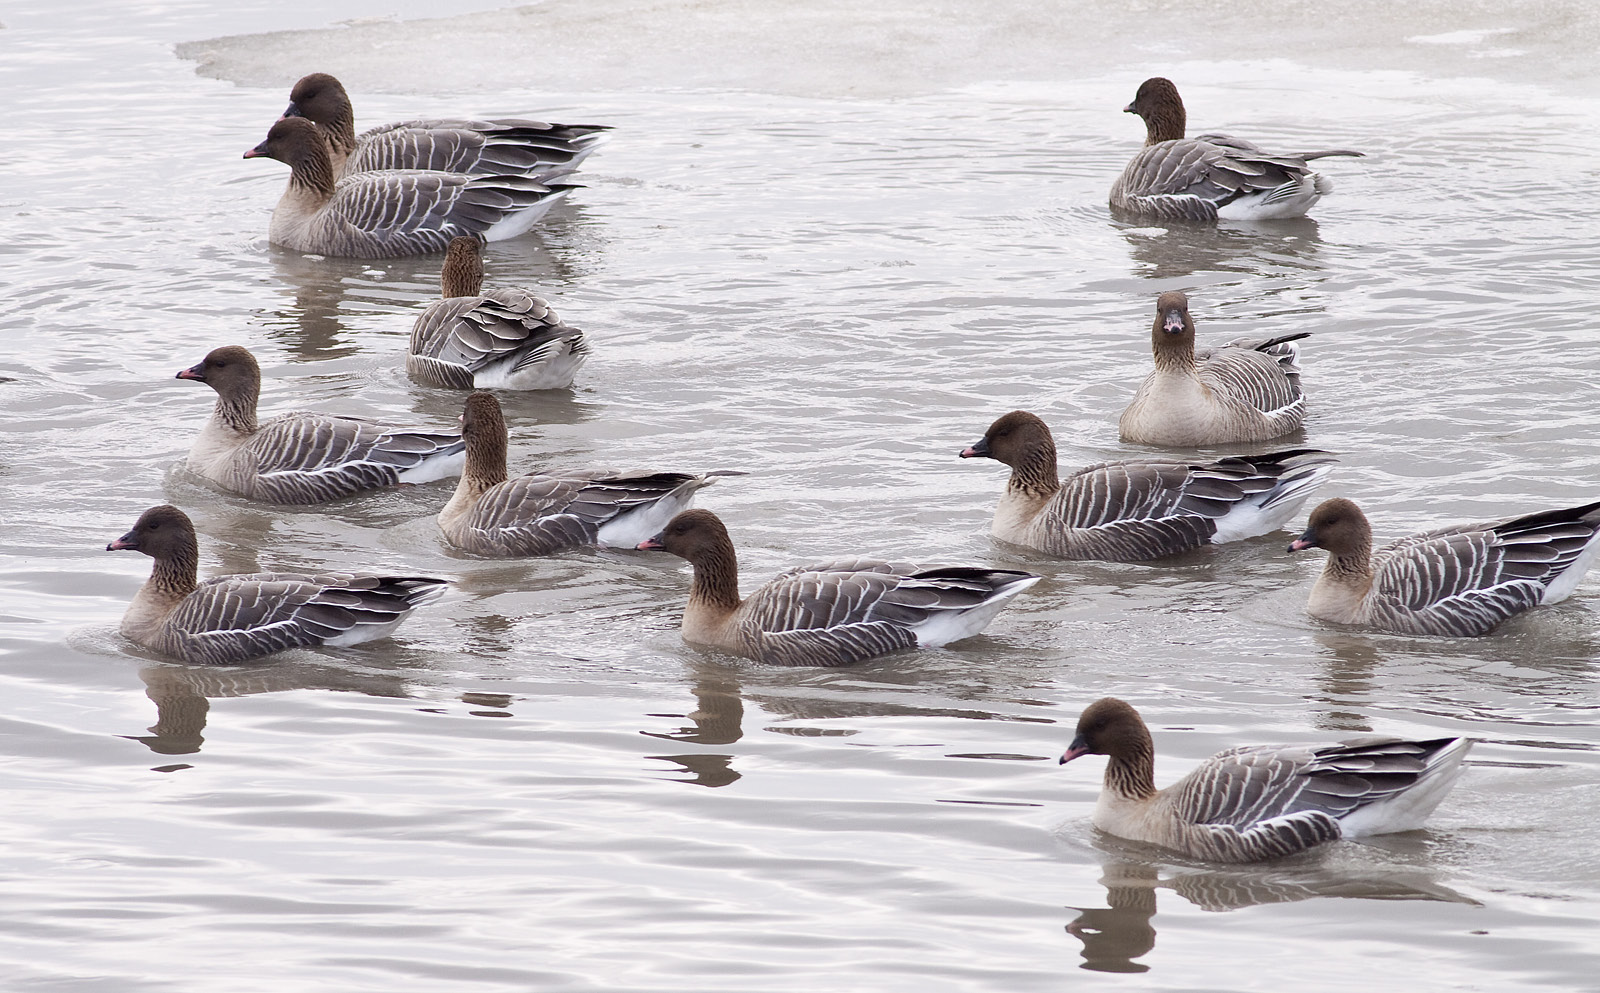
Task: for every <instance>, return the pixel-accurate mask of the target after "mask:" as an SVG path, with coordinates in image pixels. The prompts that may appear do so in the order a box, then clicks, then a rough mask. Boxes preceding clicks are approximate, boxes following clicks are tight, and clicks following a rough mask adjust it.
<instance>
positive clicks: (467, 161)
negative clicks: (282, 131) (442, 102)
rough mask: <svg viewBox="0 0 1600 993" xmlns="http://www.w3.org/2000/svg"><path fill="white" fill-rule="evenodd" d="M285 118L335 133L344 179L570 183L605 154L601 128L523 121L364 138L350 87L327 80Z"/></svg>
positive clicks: (315, 84) (301, 87)
mask: <svg viewBox="0 0 1600 993" xmlns="http://www.w3.org/2000/svg"><path fill="white" fill-rule="evenodd" d="M283 116H284V117H304V118H306V119H307V120H310V121H314V122H316V123H317V124H318V125H319V126H321V127H322V128H323V130H324V131H326V132H327V133H328V138H329V141H330V143H331V145H332V152H333V168H334V174H335V175H337V176H341V177H343V176H349V175H351V174H353V173H358V172H373V171H383V170H389V169H436V170H438V171H440V172H460V173H467V174H469V175H475V176H481V175H492V176H531V177H534V178H536V179H541V180H547V179H555V178H557V177H559V176H565V175H566V174H568V173H570V172H572V171H573V170H575V169H577V168H578V165H579V163H581V162H582V161H583V160H584V159H586V158H588V157H589V154H590V153H592V152H593V151H594V150H595V149H596V148H598V147H600V145H599V141H600V138H601V136H602V135H603V134H604V133H605V132H606V131H609V130H611V129H610V128H609V127H608V126H606V125H600V124H547V123H545V122H544V121H529V120H523V119H521V118H496V119H494V120H488V121H478V120H426V121H400V122H397V123H394V124H385V125H382V126H380V127H376V128H373V129H371V130H370V131H365V132H363V133H362V134H361V135H360V136H357V135H356V117H355V111H354V109H353V108H352V107H351V105H350V95H349V94H348V93H346V92H345V89H344V85H343V84H342V83H340V82H339V81H338V80H337V79H335V78H334V77H332V76H330V75H328V74H327V73H325V72H314V73H312V74H310V75H309V76H304V77H302V78H301V79H300V81H299V82H297V83H295V84H294V89H293V90H292V91H291V92H290V94H289V106H288V108H287V109H286V110H284V112H283Z"/></svg>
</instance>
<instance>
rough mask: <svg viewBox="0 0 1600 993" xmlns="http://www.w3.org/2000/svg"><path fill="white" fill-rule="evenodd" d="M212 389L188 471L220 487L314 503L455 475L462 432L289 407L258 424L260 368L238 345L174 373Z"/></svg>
mask: <svg viewBox="0 0 1600 993" xmlns="http://www.w3.org/2000/svg"><path fill="white" fill-rule="evenodd" d="M177 378H178V379H189V380H193V381H194V382H197V383H205V384H206V385H207V386H209V387H211V388H212V389H213V390H216V391H217V405H216V407H215V408H214V409H213V411H212V413H211V420H209V421H207V422H206V426H205V427H204V428H203V429H202V430H201V431H200V437H198V438H196V439H195V443H194V447H193V448H191V449H190V450H189V470H190V471H191V472H193V473H195V474H196V475H199V476H203V477H205V478H206V479H209V480H211V481H212V482H213V483H216V484H217V485H219V486H221V487H222V488H223V489H225V490H230V491H232V492H234V493H238V494H240V495H241V496H245V497H249V498H250V499H252V500H266V501H269V502H271V503H289V504H312V503H325V502H327V501H329V500H337V499H339V498H340V497H346V496H350V495H351V494H353V493H360V492H362V491H363V490H373V489H378V488H380V487H384V486H393V485H394V484H396V483H427V482H432V481H433V480H436V479H447V478H449V477H451V476H454V475H457V474H458V473H460V472H461V466H462V464H463V463H464V462H465V461H466V455H465V449H466V445H465V443H464V442H462V440H461V437H460V435H455V434H446V433H444V432H442V431H441V432H432V431H402V430H397V429H395V428H388V427H384V426H383V425H381V424H377V423H374V422H373V421H369V420H366V419H364V418H357V417H337V416H334V415H332V414H312V413H305V412H295V413H291V414H282V415H280V416H278V417H274V418H273V419H271V420H269V421H267V422H266V423H261V422H259V421H258V420H257V419H256V401H257V400H258V399H259V398H260V396H261V367H260V366H259V365H257V364H256V357H255V356H254V355H251V354H250V352H249V350H248V349H245V348H243V347H241V346H239V345H224V346H223V347H221V348H214V349H212V350H211V351H210V352H209V353H207V355H206V357H205V358H204V359H202V360H200V362H198V363H196V364H195V365H193V366H190V367H189V368H187V369H184V370H182V371H181V372H179V373H178V375H177Z"/></svg>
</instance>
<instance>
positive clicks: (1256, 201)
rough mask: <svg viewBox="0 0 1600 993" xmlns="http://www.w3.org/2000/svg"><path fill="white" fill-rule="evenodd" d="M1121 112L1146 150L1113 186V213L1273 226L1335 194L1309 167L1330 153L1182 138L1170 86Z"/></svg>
mask: <svg viewBox="0 0 1600 993" xmlns="http://www.w3.org/2000/svg"><path fill="white" fill-rule="evenodd" d="M1123 110H1125V111H1127V112H1128V113H1130V114H1138V115H1139V116H1140V117H1142V118H1143V119H1144V123H1145V142H1144V148H1142V149H1140V150H1139V154H1138V155H1135V156H1134V157H1133V161H1131V162H1129V163H1128V166H1127V168H1125V169H1123V170H1122V175H1120V176H1118V177H1117V181H1116V182H1115V183H1113V184H1112V185H1111V207H1112V209H1113V210H1116V211H1123V212H1126V213H1128V214H1132V215H1138V216H1142V217H1147V218H1151V219H1154V220H1162V221H1215V220H1217V219H1218V218H1219V217H1220V218H1224V219H1232V220H1275V219H1279V218H1285V217H1303V216H1305V213H1306V211H1307V210H1310V209H1311V205H1312V204H1314V203H1316V202H1317V201H1318V200H1319V199H1321V198H1322V195H1323V194H1325V193H1327V192H1328V191H1329V190H1330V189H1331V188H1332V187H1331V184H1330V183H1329V182H1328V181H1327V179H1325V178H1324V177H1322V176H1321V175H1319V174H1317V173H1315V172H1312V171H1311V170H1310V169H1309V168H1308V167H1307V166H1306V163H1307V162H1309V161H1311V160H1313V159H1320V158H1325V157H1327V156H1330V155H1355V156H1359V155H1361V153H1360V152H1350V151H1343V150H1332V151H1324V152H1298V153H1295V154H1293V155H1272V154H1268V153H1267V152H1266V151H1265V150H1264V149H1262V148H1261V147H1259V146H1257V145H1255V144H1254V143H1252V142H1248V141H1245V140H1244V139H1243V138H1234V137H1232V136H1231V135H1224V134H1202V135H1196V136H1195V137H1193V138H1187V137H1185V136H1184V135H1185V131H1186V129H1187V126H1188V117H1187V114H1186V113H1185V111H1184V108H1183V98H1182V97H1180V96H1178V88H1177V87H1176V86H1174V85H1173V84H1172V81H1171V80H1169V79H1163V78H1162V77H1160V76H1155V77H1152V78H1150V79H1147V80H1145V81H1144V82H1143V83H1141V84H1140V85H1139V92H1138V93H1137V94H1135V96H1134V98H1133V102H1132V103H1130V104H1128V105H1127V106H1126V107H1124V108H1123Z"/></svg>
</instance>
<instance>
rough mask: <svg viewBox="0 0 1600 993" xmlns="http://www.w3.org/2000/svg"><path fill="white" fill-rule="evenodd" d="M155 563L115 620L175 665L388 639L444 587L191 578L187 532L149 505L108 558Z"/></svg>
mask: <svg viewBox="0 0 1600 993" xmlns="http://www.w3.org/2000/svg"><path fill="white" fill-rule="evenodd" d="M118 550H128V551H135V552H143V553H144V554H146V555H148V556H150V557H151V558H153V559H155V565H154V566H153V567H152V568H151V570H150V578H149V580H147V581H146V582H145V584H144V586H143V587H141V588H140V590H139V593H138V595H136V596H135V597H134V598H133V603H131V604H130V605H129V606H128V612H127V613H126V614H124V615H123V617H122V633H123V634H124V635H125V636H127V637H128V638H129V639H131V640H133V641H136V642H138V643H139V644H141V645H143V646H145V647H146V648H149V649H152V650H154V651H156V652H159V653H161V654H162V655H165V656H167V657H168V658H172V659H176V660H178V661H180V662H201V663H221V662H243V661H245V660H247V659H253V658H259V657H260V656H262V655H270V654H272V653H273V652H281V651H283V650H284V649H286V648H298V647H304V646H309V645H330V646H335V647H342V646H345V645H357V644H360V643H361V642H363V641H372V640H374V639H376V638H385V637H388V636H389V634H390V633H392V632H393V631H394V629H395V628H396V627H398V626H399V625H400V622H401V621H403V620H405V618H406V615H407V614H409V613H411V611H412V610H413V609H415V608H417V607H420V606H422V605H423V604H425V603H430V602H432V601H434V600H437V599H438V598H439V597H440V596H441V595H442V594H443V593H444V589H445V586H446V585H447V584H446V582H445V581H444V580H442V579H426V578H420V577H414V576H409V577H408V576H362V575H353V574H348V573H323V574H319V575H302V574H299V573H289V572H263V573H257V574H255V575H250V576H219V577H217V578H216V579H208V580H206V581H205V582H203V583H202V582H199V581H197V578H196V577H197V574H198V565H199V561H200V548H199V543H198V542H197V541H196V540H195V534H194V525H193V524H192V523H191V522H190V521H189V517H188V515H187V514H185V513H184V512H183V511H181V510H179V509H178V508H176V507H173V506H168V505H163V506H160V507H151V508H150V509H149V510H147V511H145V512H144V513H143V514H141V515H140V516H139V521H138V523H136V524H134V526H133V530H132V531H129V532H128V533H127V534H125V535H123V536H122V537H120V538H118V539H117V540H115V541H113V542H111V543H110V544H108V545H107V546H106V551H108V552H111V551H118Z"/></svg>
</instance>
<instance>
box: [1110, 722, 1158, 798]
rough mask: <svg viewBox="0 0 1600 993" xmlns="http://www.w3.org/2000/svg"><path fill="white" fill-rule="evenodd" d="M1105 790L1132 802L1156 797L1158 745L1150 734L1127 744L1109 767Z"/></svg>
mask: <svg viewBox="0 0 1600 993" xmlns="http://www.w3.org/2000/svg"><path fill="white" fill-rule="evenodd" d="M1105 786H1106V789H1108V790H1110V791H1111V792H1113V793H1115V794H1117V795H1118V796H1122V797H1127V798H1128V799H1130V800H1143V799H1145V798H1146V797H1151V796H1154V795H1155V793H1156V756H1155V745H1154V743H1152V742H1151V740H1150V736H1149V734H1145V735H1144V736H1143V737H1142V740H1138V741H1134V742H1130V743H1128V744H1127V745H1126V746H1125V747H1124V748H1121V749H1119V750H1118V751H1117V753H1116V754H1113V755H1112V756H1111V759H1110V761H1109V762H1107V763H1106V779H1105Z"/></svg>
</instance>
